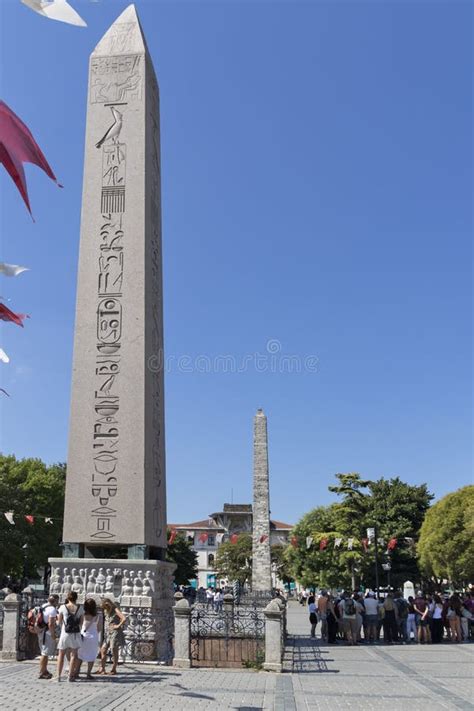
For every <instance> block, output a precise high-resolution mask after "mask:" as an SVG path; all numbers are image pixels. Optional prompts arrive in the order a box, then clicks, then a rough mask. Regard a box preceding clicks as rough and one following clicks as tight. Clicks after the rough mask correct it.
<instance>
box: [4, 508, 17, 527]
mask: <svg viewBox="0 0 474 711" xmlns="http://www.w3.org/2000/svg"><path fill="white" fill-rule="evenodd" d="M4 516H5V518H6V519H7V521H8V523H11V525H12V526H14V525H15V521H14V520H13V511H7V512H6V513H5V514H4Z"/></svg>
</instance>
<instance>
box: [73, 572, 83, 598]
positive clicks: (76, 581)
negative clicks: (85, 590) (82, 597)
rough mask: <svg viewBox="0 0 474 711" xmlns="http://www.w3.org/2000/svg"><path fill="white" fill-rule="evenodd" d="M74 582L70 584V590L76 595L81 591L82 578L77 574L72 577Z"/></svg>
mask: <svg viewBox="0 0 474 711" xmlns="http://www.w3.org/2000/svg"><path fill="white" fill-rule="evenodd" d="M73 580H74V582H73V584H72V592H76V593H77V594H78V595H79V593H81V592H82V580H81V579H80V577H79V576H78V575H75V576H74V578H73Z"/></svg>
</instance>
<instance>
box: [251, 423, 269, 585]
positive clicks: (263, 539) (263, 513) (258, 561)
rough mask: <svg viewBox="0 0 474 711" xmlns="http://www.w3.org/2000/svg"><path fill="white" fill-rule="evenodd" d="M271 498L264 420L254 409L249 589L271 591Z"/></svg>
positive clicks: (265, 424)
mask: <svg viewBox="0 0 474 711" xmlns="http://www.w3.org/2000/svg"><path fill="white" fill-rule="evenodd" d="M269 499H270V496H269V480H268V435H267V418H266V417H265V415H264V413H263V410H257V414H256V415H255V418H254V424H253V540H252V590H253V591H254V592H257V591H266V592H270V590H271V589H272V572H271V563H270V500H269Z"/></svg>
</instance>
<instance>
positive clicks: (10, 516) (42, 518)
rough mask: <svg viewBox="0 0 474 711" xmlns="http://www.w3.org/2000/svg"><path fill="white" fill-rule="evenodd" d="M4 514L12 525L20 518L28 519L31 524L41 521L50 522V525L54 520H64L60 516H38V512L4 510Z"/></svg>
mask: <svg viewBox="0 0 474 711" xmlns="http://www.w3.org/2000/svg"><path fill="white" fill-rule="evenodd" d="M3 515H4V516H5V518H6V519H7V521H8V523H9V524H10V525H11V526H14V525H15V523H18V521H19V520H23V521H26V522H27V523H29V524H30V526H34V525H35V524H36V523H38V522H39V521H43V522H44V523H49V524H50V525H53V523H54V521H62V518H60V517H59V516H38V515H36V514H35V515H33V514H19V513H15V512H14V511H4V512H3ZM15 519H16V520H15Z"/></svg>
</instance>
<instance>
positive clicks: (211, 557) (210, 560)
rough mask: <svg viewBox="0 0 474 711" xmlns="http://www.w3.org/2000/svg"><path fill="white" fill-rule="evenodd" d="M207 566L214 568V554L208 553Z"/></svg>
mask: <svg viewBox="0 0 474 711" xmlns="http://www.w3.org/2000/svg"><path fill="white" fill-rule="evenodd" d="M207 566H208V568H213V567H214V553H209V555H208V556H207Z"/></svg>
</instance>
